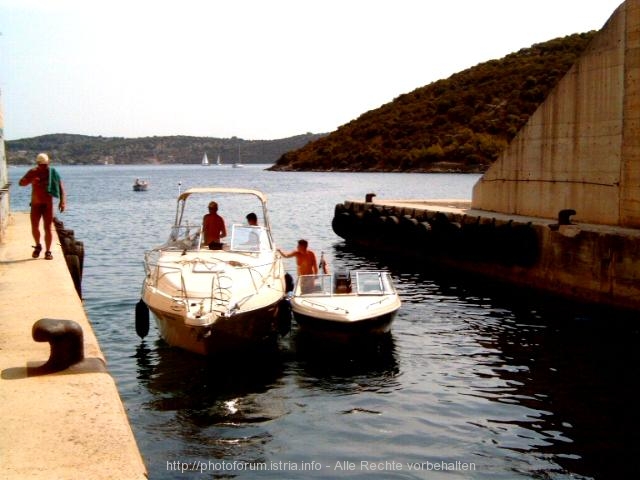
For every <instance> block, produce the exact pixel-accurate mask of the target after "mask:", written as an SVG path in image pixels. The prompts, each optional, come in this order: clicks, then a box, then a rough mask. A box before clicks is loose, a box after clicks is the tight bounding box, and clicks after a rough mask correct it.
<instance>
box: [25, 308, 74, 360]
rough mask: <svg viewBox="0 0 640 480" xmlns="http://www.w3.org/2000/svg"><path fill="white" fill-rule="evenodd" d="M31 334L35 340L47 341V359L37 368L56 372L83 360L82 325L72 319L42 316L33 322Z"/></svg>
mask: <svg viewBox="0 0 640 480" xmlns="http://www.w3.org/2000/svg"><path fill="white" fill-rule="evenodd" d="M31 335H32V336H33V339H34V340H35V341H36V342H49V345H51V353H50V355H49V360H47V362H46V363H45V364H44V365H42V366H41V367H39V368H38V370H41V371H47V372H57V371H60V370H65V369H66V368H69V367H70V366H71V365H74V364H76V363H78V362H81V361H82V360H84V336H83V333H82V327H81V326H80V325H79V324H78V323H77V322H74V321H73V320H57V319H54V318H42V319H40V320H38V321H37V322H36V323H34V324H33V328H32V330H31Z"/></svg>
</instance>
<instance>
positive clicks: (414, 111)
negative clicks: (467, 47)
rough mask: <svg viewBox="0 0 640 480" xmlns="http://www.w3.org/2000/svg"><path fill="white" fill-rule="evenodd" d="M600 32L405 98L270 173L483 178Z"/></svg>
mask: <svg viewBox="0 0 640 480" xmlns="http://www.w3.org/2000/svg"><path fill="white" fill-rule="evenodd" d="M595 33H596V32H588V33H582V34H574V35H570V36H567V37H563V38H557V39H554V40H550V41H548V42H544V43H539V44H535V45H533V46H531V47H530V48H524V49H521V50H519V51H518V52H515V53H512V54H510V55H507V56H506V57H504V58H502V59H500V60H491V61H488V62H485V63H481V64H478V65H476V66H474V67H471V68H469V69H467V70H464V71H462V72H459V73H456V74H454V75H452V76H451V77H449V78H447V79H444V80H438V81H436V82H433V83H431V84H429V85H427V86H424V87H421V88H417V89H416V90H414V91H412V92H410V93H407V94H404V95H400V96H399V97H397V98H396V99H395V100H393V101H392V102H390V103H387V104H385V105H383V106H381V107H380V108H377V109H375V110H371V111H369V112H366V113H364V114H362V115H361V116H360V117H359V118H357V119H356V120H353V121H351V122H349V123H347V124H346V125H343V126H341V127H339V128H338V129H337V130H336V131H335V132H332V133H330V134H329V135H327V136H323V137H322V138H319V139H317V140H316V141H314V142H312V143H309V144H307V145H306V146H304V147H302V148H300V149H297V150H293V151H289V152H287V153H285V154H284V155H282V156H281V157H280V158H279V159H278V161H277V162H276V164H275V165H273V166H272V167H271V170H318V171H319V170H337V171H409V172H411V171H416V172H438V171H449V172H483V171H484V170H486V169H487V167H488V166H489V165H490V164H491V162H493V161H494V160H495V159H496V158H497V157H498V156H499V154H500V153H501V152H502V151H503V149H504V148H505V147H506V145H507V144H508V142H509V141H511V139H512V138H513V137H514V136H515V134H516V132H518V130H519V129H520V128H521V127H522V126H523V125H524V124H525V123H526V122H527V120H528V118H529V116H530V115H531V114H532V113H533V112H534V111H535V110H536V109H537V108H538V106H539V105H540V104H541V103H542V102H543V100H544V99H545V98H546V97H547V95H548V94H549V93H550V92H551V90H552V89H553V88H554V87H555V85H556V84H557V83H558V81H559V80H560V79H561V78H562V77H563V76H564V74H565V73H566V72H567V71H568V70H569V68H570V67H571V66H572V65H573V64H574V63H575V61H576V60H577V59H578V57H579V56H580V55H581V54H582V52H583V51H584V50H585V48H586V47H587V45H588V43H589V41H590V40H591V39H592V38H593V36H594V35H595Z"/></svg>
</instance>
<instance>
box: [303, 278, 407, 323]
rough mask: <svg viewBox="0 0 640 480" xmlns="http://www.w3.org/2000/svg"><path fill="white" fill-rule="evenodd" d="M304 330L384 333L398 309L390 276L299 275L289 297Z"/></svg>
mask: <svg viewBox="0 0 640 480" xmlns="http://www.w3.org/2000/svg"><path fill="white" fill-rule="evenodd" d="M290 302H291V309H292V311H293V316H294V318H295V320H296V322H297V323H298V325H299V326H300V328H301V329H303V330H308V331H311V330H313V331H316V332H321V333H333V332H335V333H346V334H353V333H355V334H377V333H386V332H388V331H389V330H390V329H391V323H392V322H393V319H394V318H395V315H396V313H397V312H398V309H399V308H400V304H401V302H400V297H399V296H398V293H397V291H396V289H395V287H394V286H393V282H392V279H391V275H390V274H389V273H388V272H384V271H369V270H367V271H365V270H354V271H352V272H346V273H336V274H317V275H300V276H299V277H298V281H297V283H296V286H295V289H294V292H293V296H292V297H291V300H290Z"/></svg>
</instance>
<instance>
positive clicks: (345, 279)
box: [334, 272, 351, 293]
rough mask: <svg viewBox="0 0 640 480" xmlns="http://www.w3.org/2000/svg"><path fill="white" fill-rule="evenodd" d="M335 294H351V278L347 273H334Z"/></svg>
mask: <svg viewBox="0 0 640 480" xmlns="http://www.w3.org/2000/svg"><path fill="white" fill-rule="evenodd" d="M335 278H336V285H335V290H334V292H335V293H351V276H350V275H349V272H336V276H335Z"/></svg>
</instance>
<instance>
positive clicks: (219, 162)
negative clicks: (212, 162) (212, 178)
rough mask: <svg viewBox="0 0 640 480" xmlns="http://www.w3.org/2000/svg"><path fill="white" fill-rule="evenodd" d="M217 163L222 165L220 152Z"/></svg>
mask: <svg viewBox="0 0 640 480" xmlns="http://www.w3.org/2000/svg"><path fill="white" fill-rule="evenodd" d="M216 165H222V160H220V154H218V159H217V160H216Z"/></svg>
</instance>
